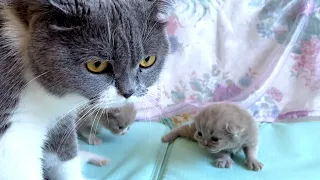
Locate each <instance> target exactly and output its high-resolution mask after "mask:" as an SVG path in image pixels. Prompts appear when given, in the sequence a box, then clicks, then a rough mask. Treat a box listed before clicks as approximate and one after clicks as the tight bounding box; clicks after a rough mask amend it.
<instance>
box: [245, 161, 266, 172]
mask: <svg viewBox="0 0 320 180" xmlns="http://www.w3.org/2000/svg"><path fill="white" fill-rule="evenodd" d="M246 164H247V167H248V169H249V170H253V171H260V170H262V168H263V164H262V163H261V162H259V161H258V160H257V159H247V160H246Z"/></svg>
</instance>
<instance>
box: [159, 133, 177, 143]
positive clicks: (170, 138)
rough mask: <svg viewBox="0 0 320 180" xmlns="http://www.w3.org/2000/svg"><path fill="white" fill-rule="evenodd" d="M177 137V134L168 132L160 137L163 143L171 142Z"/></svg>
mask: <svg viewBox="0 0 320 180" xmlns="http://www.w3.org/2000/svg"><path fill="white" fill-rule="evenodd" d="M176 139H177V136H176V135H175V134H172V133H169V134H167V135H165V136H163V137H162V142H164V143H173V142H174V140H176Z"/></svg>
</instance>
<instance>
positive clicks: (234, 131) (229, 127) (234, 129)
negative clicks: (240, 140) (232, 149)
mask: <svg viewBox="0 0 320 180" xmlns="http://www.w3.org/2000/svg"><path fill="white" fill-rule="evenodd" d="M225 129H226V131H227V132H228V133H229V134H231V135H233V136H238V135H239V134H241V133H242V132H243V131H244V130H245V128H244V127H241V126H238V125H235V124H226V126H225Z"/></svg>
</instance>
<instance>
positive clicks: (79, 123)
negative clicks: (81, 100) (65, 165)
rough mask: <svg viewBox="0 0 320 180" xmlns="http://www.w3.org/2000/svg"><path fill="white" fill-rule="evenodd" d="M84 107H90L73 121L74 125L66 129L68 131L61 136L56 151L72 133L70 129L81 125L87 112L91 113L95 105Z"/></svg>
mask: <svg viewBox="0 0 320 180" xmlns="http://www.w3.org/2000/svg"><path fill="white" fill-rule="evenodd" d="M86 108H88V109H89V108H91V109H90V110H88V111H87V112H86V113H84V114H83V115H82V116H81V117H80V118H79V119H77V120H76V123H75V127H72V129H71V130H70V129H69V131H68V133H67V135H65V136H64V137H63V138H62V141H61V143H60V145H59V147H58V150H57V151H58V152H59V150H60V148H61V145H62V144H63V143H64V141H65V140H66V139H67V138H68V137H69V136H70V135H71V134H72V131H73V128H76V127H79V126H81V125H82V124H83V123H84V122H85V118H84V117H85V116H87V115H88V114H89V113H92V110H94V108H96V106H93V107H92V106H91V105H89V106H88V107H86Z"/></svg>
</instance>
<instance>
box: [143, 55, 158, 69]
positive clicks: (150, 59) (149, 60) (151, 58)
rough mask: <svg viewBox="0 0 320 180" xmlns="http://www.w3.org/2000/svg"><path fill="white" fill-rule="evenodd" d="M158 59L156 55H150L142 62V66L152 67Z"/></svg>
mask: <svg viewBox="0 0 320 180" xmlns="http://www.w3.org/2000/svg"><path fill="white" fill-rule="evenodd" d="M156 59H157V58H156V56H149V57H147V58H145V59H143V60H142V61H141V62H140V67H142V68H148V67H151V66H152V65H153V64H154V63H155V62H156Z"/></svg>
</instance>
